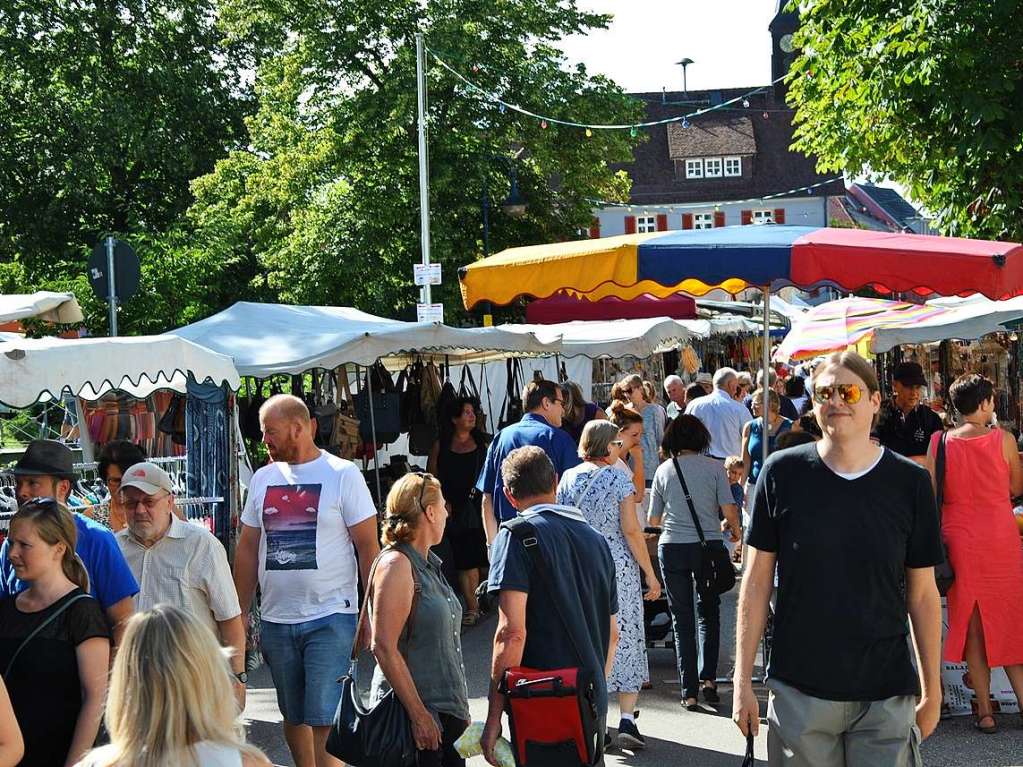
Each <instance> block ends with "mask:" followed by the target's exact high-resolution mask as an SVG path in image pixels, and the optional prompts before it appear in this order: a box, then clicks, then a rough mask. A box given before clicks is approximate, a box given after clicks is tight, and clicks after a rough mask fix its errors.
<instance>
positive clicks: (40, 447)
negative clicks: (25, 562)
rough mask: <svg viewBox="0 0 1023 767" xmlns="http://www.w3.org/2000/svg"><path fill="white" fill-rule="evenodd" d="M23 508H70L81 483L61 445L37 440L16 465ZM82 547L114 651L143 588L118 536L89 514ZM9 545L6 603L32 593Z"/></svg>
mask: <svg viewBox="0 0 1023 767" xmlns="http://www.w3.org/2000/svg"><path fill="white" fill-rule="evenodd" d="M12 473H13V474H14V476H15V482H16V493H17V496H18V503H19V504H22V503H25V502H26V501H29V500H31V499H32V498H56V499H57V500H58V501H60V502H61V503H62V504H65V505H67V499H68V496H69V495H70V494H71V483H72V482H73V481H74V478H75V469H74V457H73V455H72V453H71V450H70V449H68V447H67V446H66V445H64V444H62V443H60V442H56V441H54V440H50V439H37V440H34V441H33V442H31V443H29V446H28V448H27V449H26V450H25V454H24V455H23V456H22V457H21V458H20V459H19V460H18V462H17V463H16V464H15V465H14V469H13V470H12ZM73 516H74V518H75V527H76V528H77V530H78V541H77V543H76V544H75V552H76V553H77V554H78V556H79V558H80V559H81V560H82V563H83V564H84V565H85V569H86V571H88V573H89V590H90V591H91V592H92V595H93V596H94V597H96V600H97V601H98V602H99V604H100V607H101V608H103V612H104V613H105V615H106V617H107V621H108V622H109V623H110V628H111V630H112V632H113V635H114V646H115V647H116V646H117V645H118V644H119V643H120V638H121V634H122V633H123V631H124V622H125V621H126V620H127V619H128V618H130V617H131V615H132V613H133V612H134V611H135V606H134V602H133V599H132V598H133V597H134V596H135V595H136V594H137V593H138V591H139V587H138V584H137V583H136V582H135V576H134V575H132V573H131V568H130V567H128V563H127V561H125V559H124V555H123V554H122V553H121V549H120V547H119V546H118V545H117V540H116V539H115V538H114V534H113V533H112V532H111V531H110V530H108V529H107V528H106V527H104V526H103V525H101V524H99V523H98V522H95V521H93V520H91V519H89V518H88V517H86V516H84V515H83V514H78V513H74V515H73ZM7 548H8V542H7V541H4V543H3V546H2V547H0V597H5V596H12V595H14V594H17V593H19V592H21V591H24V590H25V589H26V588H28V584H27V583H24V582H22V581H20V580H18V578H17V576H16V575H15V574H14V568H13V567H12V566H11V563H10V561H9V560H8V558H7Z"/></svg>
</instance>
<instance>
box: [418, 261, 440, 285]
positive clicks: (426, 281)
mask: <svg viewBox="0 0 1023 767" xmlns="http://www.w3.org/2000/svg"><path fill="white" fill-rule="evenodd" d="M412 276H413V279H414V282H415V284H416V285H440V264H415V265H414V266H413V267H412Z"/></svg>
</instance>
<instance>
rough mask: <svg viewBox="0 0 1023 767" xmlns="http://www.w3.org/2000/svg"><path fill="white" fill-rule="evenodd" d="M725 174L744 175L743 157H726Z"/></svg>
mask: <svg viewBox="0 0 1023 767" xmlns="http://www.w3.org/2000/svg"><path fill="white" fill-rule="evenodd" d="M725 175H726V176H741V175H742V158H741V157H726V158H725Z"/></svg>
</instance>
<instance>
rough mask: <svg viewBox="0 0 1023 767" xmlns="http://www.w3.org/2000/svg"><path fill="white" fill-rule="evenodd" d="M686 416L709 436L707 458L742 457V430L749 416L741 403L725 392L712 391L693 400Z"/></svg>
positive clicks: (751, 418)
mask: <svg viewBox="0 0 1023 767" xmlns="http://www.w3.org/2000/svg"><path fill="white" fill-rule="evenodd" d="M686 415H695V416H696V417H697V418H699V419H700V420H701V421H703V425H704V426H706V427H707V431H709V432H710V450H708V451H707V452H708V454H710V455H711V456H712V457H714V458H721V459H724V458H727V457H728V456H730V455H742V427H743V426H745V425H746V422H747V421H752V420H753V416H752V415H751V414H750V412H749V411H748V410H747V409H746V406H745V405H743V404H742V403H741V402H736V401H735V400H734V399H732V398H731V397H730V396H728V392H726V391H724V390H723V389H715V390H714V391H713V392H712V393H710V394H708V395H707V396H706V397H700V398H699V399H696V400H693V401H692V402H690V403H689V404H688V405H687V406H686Z"/></svg>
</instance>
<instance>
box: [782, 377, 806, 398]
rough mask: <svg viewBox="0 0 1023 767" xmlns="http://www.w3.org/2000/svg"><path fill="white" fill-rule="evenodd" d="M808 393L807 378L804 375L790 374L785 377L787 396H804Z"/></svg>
mask: <svg viewBox="0 0 1023 767" xmlns="http://www.w3.org/2000/svg"><path fill="white" fill-rule="evenodd" d="M805 395H806V379H805V378H803V376H789V377H788V378H786V379H785V396H786V397H803V396H805Z"/></svg>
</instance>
